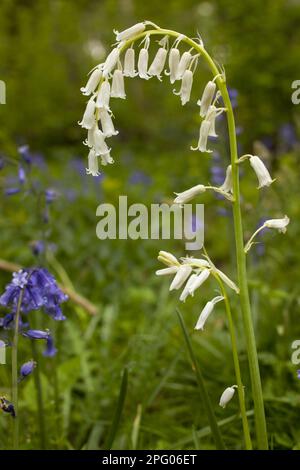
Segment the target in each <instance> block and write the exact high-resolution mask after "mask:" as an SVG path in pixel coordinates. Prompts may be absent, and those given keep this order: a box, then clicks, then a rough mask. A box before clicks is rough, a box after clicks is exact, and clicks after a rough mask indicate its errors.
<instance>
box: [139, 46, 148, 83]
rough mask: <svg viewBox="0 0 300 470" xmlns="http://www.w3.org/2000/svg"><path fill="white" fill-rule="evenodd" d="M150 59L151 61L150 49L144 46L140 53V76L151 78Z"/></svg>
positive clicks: (145, 78)
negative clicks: (149, 73)
mask: <svg viewBox="0 0 300 470" xmlns="http://www.w3.org/2000/svg"><path fill="white" fill-rule="evenodd" d="M148 61H149V52H148V49H147V48H145V47H143V48H142V49H141V50H140V53H139V59H138V74H139V77H140V78H143V79H144V80H149V78H150V75H148Z"/></svg>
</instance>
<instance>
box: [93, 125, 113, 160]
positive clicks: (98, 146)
mask: <svg viewBox="0 0 300 470" xmlns="http://www.w3.org/2000/svg"><path fill="white" fill-rule="evenodd" d="M93 144H94V150H95V152H96V155H105V154H107V153H109V150H110V149H109V148H108V146H107V144H106V142H105V138H104V134H103V132H102V131H101V130H100V129H99V128H98V127H95V130H94V133H93Z"/></svg>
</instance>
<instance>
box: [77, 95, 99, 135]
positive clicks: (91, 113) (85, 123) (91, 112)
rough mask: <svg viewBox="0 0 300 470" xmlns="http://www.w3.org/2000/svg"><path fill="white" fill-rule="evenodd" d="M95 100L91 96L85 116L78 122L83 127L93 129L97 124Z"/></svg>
mask: <svg viewBox="0 0 300 470" xmlns="http://www.w3.org/2000/svg"><path fill="white" fill-rule="evenodd" d="M95 107H96V104H95V100H94V98H90V99H89V101H88V102H87V105H86V108H85V111H84V114H83V118H82V120H81V121H80V122H79V123H78V124H79V125H80V126H81V127H83V128H84V129H92V127H93V126H94V124H95Z"/></svg>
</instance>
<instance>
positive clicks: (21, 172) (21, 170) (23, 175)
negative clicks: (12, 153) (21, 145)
mask: <svg viewBox="0 0 300 470" xmlns="http://www.w3.org/2000/svg"><path fill="white" fill-rule="evenodd" d="M18 177H19V183H20V184H24V183H25V181H26V173H25V170H24V168H23V167H22V166H20V167H19V171H18Z"/></svg>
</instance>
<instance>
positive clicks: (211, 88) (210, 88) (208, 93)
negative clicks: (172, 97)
mask: <svg viewBox="0 0 300 470" xmlns="http://www.w3.org/2000/svg"><path fill="white" fill-rule="evenodd" d="M215 91H216V84H215V82H213V81H209V82H208V83H207V85H206V87H205V88H204V91H203V94H202V98H201V100H198V101H197V104H198V105H199V106H200V116H201V117H205V116H206V113H207V111H208V108H209V107H210V105H211V103H212V100H213V98H214V94H215Z"/></svg>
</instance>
